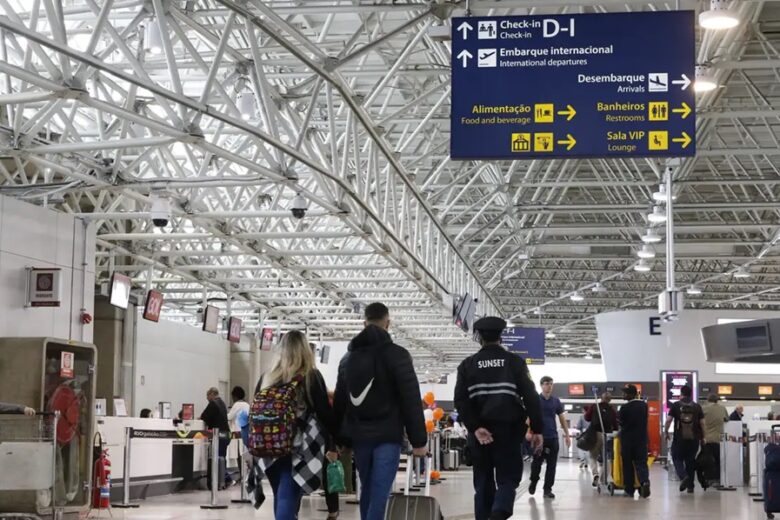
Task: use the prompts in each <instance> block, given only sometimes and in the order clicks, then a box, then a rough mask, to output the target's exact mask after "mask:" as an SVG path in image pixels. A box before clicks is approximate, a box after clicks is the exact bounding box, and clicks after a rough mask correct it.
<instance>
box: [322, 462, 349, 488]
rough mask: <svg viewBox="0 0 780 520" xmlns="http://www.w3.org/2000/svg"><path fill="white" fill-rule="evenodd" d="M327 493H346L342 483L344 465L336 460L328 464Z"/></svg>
mask: <svg viewBox="0 0 780 520" xmlns="http://www.w3.org/2000/svg"><path fill="white" fill-rule="evenodd" d="M327 472H328V493H330V494H332V493H346V491H347V488H346V486H345V485H344V466H342V465H341V462H339V461H338V460H336V461H333V462H331V463H330V464H328V469H327Z"/></svg>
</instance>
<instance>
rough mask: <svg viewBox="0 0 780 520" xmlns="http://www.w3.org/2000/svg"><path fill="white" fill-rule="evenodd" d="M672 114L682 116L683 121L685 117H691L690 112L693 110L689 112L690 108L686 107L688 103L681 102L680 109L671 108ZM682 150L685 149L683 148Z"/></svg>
mask: <svg viewBox="0 0 780 520" xmlns="http://www.w3.org/2000/svg"><path fill="white" fill-rule="evenodd" d="M672 112H674V113H676V114H682V118H683V119H685V118H686V117H688V116H689V115H691V112H693V110H691V107H689V106H688V103H686V102H685V101H683V104H682V106H681V107H680V108H673V109H672ZM683 148H685V147H684V146H683Z"/></svg>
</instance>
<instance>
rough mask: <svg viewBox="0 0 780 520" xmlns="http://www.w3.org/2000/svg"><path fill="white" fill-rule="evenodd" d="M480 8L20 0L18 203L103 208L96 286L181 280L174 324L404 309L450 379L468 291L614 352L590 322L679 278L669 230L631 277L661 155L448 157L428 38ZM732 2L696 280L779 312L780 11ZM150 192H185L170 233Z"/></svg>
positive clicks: (692, 212)
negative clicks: (577, 296)
mask: <svg viewBox="0 0 780 520" xmlns="http://www.w3.org/2000/svg"><path fill="white" fill-rule="evenodd" d="M681 3H682V7H683V8H695V9H701V8H703V7H704V2H699V1H683V2H681ZM470 4H471V9H472V11H473V13H474V14H480V15H482V14H493V15H504V14H529V13H532V14H541V13H560V12H607V11H617V10H626V9H630V10H651V9H654V10H662V9H673V8H675V7H676V4H675V2H671V1H666V2H660V1H657V2H646V1H644V2H640V1H630V0H622V1H613V0H603V1H602V2H600V3H598V4H594V3H593V2H584V1H575V2H564V1H558V0H555V1H544V2H541V1H536V2H531V1H523V0H502V1H500V2H498V1H488V0H482V1H480V0H472V1H471V3H470ZM465 5H466V2H443V1H441V2H440V1H437V2H428V1H422V0H420V1H413V0H410V1H398V2H396V1H389V0H388V1H381V0H377V1H371V2H366V1H358V0H353V1H338V0H331V1H329V2H325V1H318V0H310V1H291V0H282V1H261V0H197V1H196V0H187V1H171V0H151V1H137V0H124V1H120V0H105V1H103V2H100V3H98V2H97V1H96V0H64V1H62V2H58V1H57V0H0V15H2V16H1V17H0V31H1V32H0V148H1V149H0V154H1V155H0V182H2V184H0V192H1V193H3V194H6V195H11V196H15V197H19V198H22V199H25V200H28V201H31V202H33V203H36V204H43V205H47V206H50V207H56V208H58V209H60V210H62V211H65V212H70V213H74V214H78V215H81V216H83V217H85V218H87V219H89V220H90V221H92V222H94V225H95V226H96V229H97V232H98V238H99V240H98V250H99V252H98V264H97V265H98V271H99V273H98V277H99V279H100V280H106V279H107V278H108V276H109V274H110V272H112V271H117V272H123V273H128V274H129V275H130V276H132V277H133V279H134V281H135V283H136V284H137V288H138V290H139V293H141V292H142V291H141V290H142V289H144V288H147V287H152V286H155V287H157V288H159V289H161V290H162V291H163V292H164V293H165V296H166V300H167V305H166V312H167V313H168V314H169V316H171V317H173V318H180V319H183V320H190V321H194V320H195V319H196V313H197V310H198V309H199V308H200V307H201V306H202V304H203V302H204V301H209V302H211V303H212V304H215V305H218V306H220V307H222V308H223V309H226V310H228V309H229V311H230V313H232V314H233V315H237V316H240V317H242V318H244V320H245V323H246V324H248V325H249V326H250V327H256V326H257V325H258V324H261V323H262V324H264V325H266V326H269V325H270V326H278V327H280V328H288V327H306V328H308V330H309V331H310V332H311V333H312V334H313V336H314V337H315V338H316V337H322V338H345V337H349V336H350V335H351V334H353V333H355V332H356V331H357V330H359V329H360V327H361V321H360V314H359V312H356V311H359V310H360V309H359V307H360V306H361V305H364V304H366V303H368V302H371V301H375V300H382V301H385V302H387V303H388V304H389V305H390V306H391V307H392V309H393V317H394V320H395V327H396V328H395V330H396V333H397V335H398V336H399V339H400V340H402V342H404V343H405V344H406V345H407V346H409V347H410V348H411V349H412V350H413V353H414V356H415V359H416V363H417V368H418V370H419V371H420V372H421V373H424V372H426V371H430V372H431V373H432V374H436V373H441V372H444V371H447V370H449V369H451V368H452V367H453V366H454V365H455V364H457V362H459V360H460V359H461V358H462V357H463V356H464V354H466V353H468V352H471V351H472V350H473V344H472V343H471V341H470V339H469V338H467V337H465V335H463V334H462V333H460V332H458V331H457V330H456V329H455V328H454V326H453V325H452V324H451V320H450V318H449V312H450V309H449V306H450V305H451V302H450V301H449V300H448V299H447V298H446V297H445V295H447V294H450V295H453V294H462V293H463V292H469V293H470V294H472V295H476V296H477V297H478V299H479V301H480V307H479V312H480V313H491V314H492V313H498V314H502V315H504V316H507V317H512V318H513V321H515V322H516V323H518V324H526V323H527V324H536V323H540V324H542V325H543V326H545V327H547V328H549V329H552V330H553V331H554V333H555V335H556V338H555V339H551V340H550V341H549V343H548V344H549V346H550V350H551V354H552V355H556V354H560V355H572V356H586V355H595V356H598V345H597V342H596V334H595V328H594V322H593V317H594V316H595V315H596V314H598V313H600V312H605V311H610V310H615V309H621V308H626V309H630V308H650V307H653V306H654V297H655V295H656V294H657V293H658V292H659V291H660V290H662V289H663V287H664V260H663V258H662V257H663V254H662V253H663V251H662V249H663V247H662V244H661V247H657V249H658V256H659V258H657V259H656V260H655V262H654V265H653V269H652V271H651V272H649V273H644V274H643V273H638V272H635V271H634V270H633V266H634V264H635V263H636V260H637V257H636V252H637V249H638V248H639V247H640V246H641V242H640V236H641V235H642V234H644V232H645V230H646V228H647V226H648V223H647V221H646V214H647V209H648V207H649V205H650V203H651V201H652V193H653V191H655V190H656V188H657V185H658V183H659V181H660V178H661V177H660V176H661V174H662V172H663V164H661V163H657V162H654V161H648V160H644V159H632V160H577V161H575V160H566V161H561V160H547V161H541V160H536V161H514V162H486V163H485V162H483V163H472V162H454V161H450V160H449V158H448V155H449V151H448V147H449V119H448V118H449V96H450V82H449V69H450V51H449V45H450V43H449V42H442V41H438V40H434V39H432V38H431V37H430V36H429V33H428V30H429V28H430V27H431V26H434V25H441V24H449V18H450V16H452V15H453V14H462V9H463V8H464V7H465ZM539 6H543V7H539ZM734 6H735V7H736V8H737V9H739V11H740V13H741V14H742V19H743V20H745V21H746V23H743V24H742V25H741V26H740V27H738V28H737V29H733V30H730V31H726V32H706V33H704V32H700V34H699V36H698V39H699V48H698V61H699V63H700V64H705V65H708V66H710V67H711V70H712V71H714V72H715V74H716V76H717V79H718V81H719V83H720V85H721V87H720V88H719V89H717V90H716V91H714V92H713V93H709V94H706V95H702V96H700V98H699V103H698V105H699V106H698V125H699V128H698V132H697V133H698V135H697V139H698V146H699V149H700V150H701V151H700V153H699V156H698V157H697V158H696V159H695V160H689V161H686V162H684V163H683V166H682V167H681V168H680V171H679V173H678V175H677V178H676V181H677V183H676V186H677V187H676V192H675V194H676V195H677V203H676V215H675V222H676V239H677V244H678V247H677V270H678V273H679V285H680V287H681V288H686V287H687V286H689V285H691V284H694V283H695V284H696V285H697V286H698V287H700V288H701V289H702V290H703V294H702V295H700V296H692V297H690V298H689V305H690V306H693V307H695V308H713V307H718V306H720V307H727V308H774V307H775V306H777V305H778V304H780V298H778V297H777V296H776V295H775V293H776V291H777V289H778V288H779V287H780V286H778V285H777V282H778V278H780V251H778V250H777V249H776V248H775V244H776V241H777V239H778V237H780V235H778V234H777V231H778V227H777V225H778V211H777V209H778V188H777V185H776V182H777V180H778V179H780V170H778V161H777V157H778V156H780V151H779V150H780V142H778V134H779V130H780V123H779V122H778V117H780V107H777V106H776V105H777V104H778V86H777V85H778V84H780V82H778V79H779V77H778V69H780V36H778V35H779V34H780V8H779V7H778V4H777V3H776V2H772V1H766V2H760V1H740V2H734ZM453 10H455V11H454V13H453ZM155 27H161V28H162V30H161V31H160V32H159V33H157V32H156V30H155ZM158 36H159V37H158ZM296 194H301V195H303V196H304V197H305V198H306V200H307V201H308V204H309V209H308V212H307V215H306V217H305V218H304V219H301V220H298V219H294V218H292V217H291V215H290V207H291V203H292V199H293V197H294V196H295V195H296ZM153 198H165V199H168V200H170V201H171V202H172V205H173V216H172V219H171V223H170V225H169V226H167V227H166V228H165V229H159V228H155V227H154V226H153V225H152V223H151V222H150V221H149V218H148V211H149V209H150V204H151V200H152V199H153ZM658 232H659V233H662V232H663V230H662V229H658ZM739 266H746V267H748V268H749V269H750V271H751V272H752V276H751V277H750V278H746V279H742V278H740V279H736V278H735V277H734V276H733V275H732V273H733V272H734V271H735V270H736V269H737V267H739ZM597 283H598V284H600V285H599V287H601V286H603V287H604V288H606V291H604V292H601V291H599V292H595V291H591V289H592V288H593V287H595V286H596V285H597ZM574 291H580V292H582V294H583V295H584V296H585V299H584V300H583V301H580V302H574V301H571V300H570V298H569V296H570V294H571V293H572V292H574Z"/></svg>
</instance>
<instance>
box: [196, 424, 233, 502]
mask: <svg viewBox="0 0 780 520" xmlns="http://www.w3.org/2000/svg"><path fill="white" fill-rule="evenodd" d="M218 486H219V428H214V429H213V430H211V502H210V503H208V504H206V505H203V506H200V508H201V509H227V507H228V506H227V505H226V504H220V503H219V502H218V501H217V491H218V490H217V487H218Z"/></svg>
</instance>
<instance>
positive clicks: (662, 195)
mask: <svg viewBox="0 0 780 520" xmlns="http://www.w3.org/2000/svg"><path fill="white" fill-rule="evenodd" d="M653 200H654V201H656V202H658V203H660V204H666V185H665V184H661V185H659V186H658V191H656V192H653ZM672 200H677V196H676V195H674V194H672Z"/></svg>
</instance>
